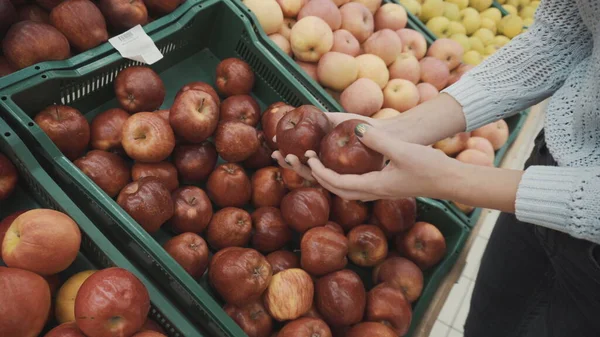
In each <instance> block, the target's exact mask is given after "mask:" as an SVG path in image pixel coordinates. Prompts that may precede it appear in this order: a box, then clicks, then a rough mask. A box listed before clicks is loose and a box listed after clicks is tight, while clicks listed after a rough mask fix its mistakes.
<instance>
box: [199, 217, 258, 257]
mask: <svg viewBox="0 0 600 337" xmlns="http://www.w3.org/2000/svg"><path fill="white" fill-rule="evenodd" d="M251 235H252V218H251V217H250V214H248V212H246V211H244V210H243V209H240V208H235V207H225V208H223V209H221V210H219V211H218V212H216V213H215V215H213V217H212V219H211V220H210V223H209V224H208V229H207V230H206V240H207V241H208V243H209V244H210V246H211V247H213V248H214V249H217V250H219V249H223V248H227V247H236V246H237V247H243V246H245V245H247V244H248V242H249V241H250V236H251Z"/></svg>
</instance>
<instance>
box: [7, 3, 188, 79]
mask: <svg viewBox="0 0 600 337" xmlns="http://www.w3.org/2000/svg"><path fill="white" fill-rule="evenodd" d="M182 2H183V0H99V1H91V0H35V1H34V0H0V41H2V53H0V77H2V76H6V75H8V74H10V73H13V72H15V71H17V70H20V69H23V68H26V67H29V66H31V65H34V64H36V63H39V62H43V61H57V60H65V59H67V58H69V57H71V55H72V54H73V53H82V52H85V51H87V50H89V49H92V48H94V47H96V46H98V45H100V44H102V43H104V42H106V41H108V38H109V36H111V35H116V34H120V33H122V32H124V31H126V30H128V29H130V28H132V27H135V26H137V25H145V24H146V23H148V22H150V21H152V20H154V19H157V18H160V17H161V16H164V15H167V14H169V13H171V12H173V11H174V10H175V9H177V7H179V5H180V4H181V3H182Z"/></svg>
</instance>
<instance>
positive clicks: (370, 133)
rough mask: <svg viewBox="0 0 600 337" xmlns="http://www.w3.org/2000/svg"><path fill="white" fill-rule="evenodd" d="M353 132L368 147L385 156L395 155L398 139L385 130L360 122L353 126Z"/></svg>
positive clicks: (391, 156)
mask: <svg viewBox="0 0 600 337" xmlns="http://www.w3.org/2000/svg"><path fill="white" fill-rule="evenodd" d="M354 134H355V135H356V137H357V138H358V139H359V140H360V141H361V142H362V143H363V144H364V145H365V146H367V147H368V148H370V149H372V150H374V151H377V152H379V153H381V154H383V155H384V156H386V157H387V158H394V157H396V155H397V153H396V150H397V147H398V145H399V144H398V142H399V140H397V139H396V138H395V137H394V136H393V135H391V134H389V133H388V132H387V131H384V130H381V129H378V128H375V127H373V126H371V125H369V124H364V123H362V124H358V125H357V126H356V127H355V128H354Z"/></svg>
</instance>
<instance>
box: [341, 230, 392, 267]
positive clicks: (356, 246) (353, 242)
mask: <svg viewBox="0 0 600 337" xmlns="http://www.w3.org/2000/svg"><path fill="white" fill-rule="evenodd" d="M387 254H388V243H387V239H386V237H385V234H384V233H383V231H382V230H381V229H379V227H377V226H374V225H361V226H358V227H354V228H353V229H352V230H351V231H350V233H348V257H349V258H350V260H351V261H352V262H354V264H356V265H358V266H361V267H373V266H375V265H377V264H379V263H381V262H382V261H383V260H384V259H385V257H386V256H387Z"/></svg>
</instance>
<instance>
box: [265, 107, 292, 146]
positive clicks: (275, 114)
mask: <svg viewBox="0 0 600 337" xmlns="http://www.w3.org/2000/svg"><path fill="white" fill-rule="evenodd" d="M292 110H294V107H293V106H291V105H287V104H285V103H284V102H277V103H273V104H271V105H269V107H268V108H267V109H266V110H265V111H264V112H263V114H262V116H261V119H260V125H261V127H262V129H263V131H264V133H265V138H266V141H267V144H269V147H270V148H271V149H272V150H277V149H278V147H277V143H275V142H274V141H273V138H274V137H275V136H276V134H277V124H278V123H279V121H280V120H281V119H282V118H283V116H285V115H286V114H287V113H288V112H290V111H292Z"/></svg>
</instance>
